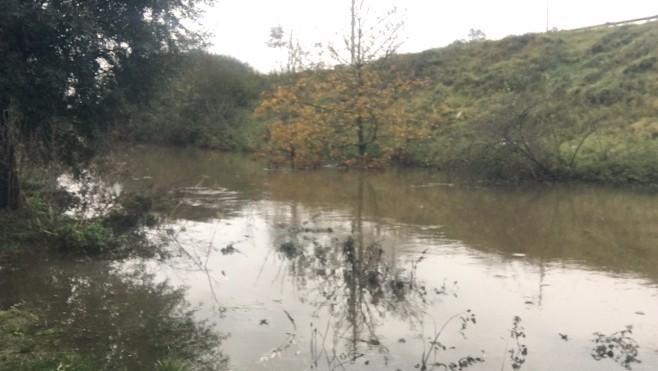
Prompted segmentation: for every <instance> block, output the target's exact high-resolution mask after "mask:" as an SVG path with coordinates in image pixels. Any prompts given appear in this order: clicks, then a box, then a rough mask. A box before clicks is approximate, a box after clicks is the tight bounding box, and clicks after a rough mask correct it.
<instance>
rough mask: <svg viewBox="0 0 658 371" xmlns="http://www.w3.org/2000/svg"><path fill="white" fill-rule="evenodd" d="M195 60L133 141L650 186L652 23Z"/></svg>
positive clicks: (284, 157)
mask: <svg viewBox="0 0 658 371" xmlns="http://www.w3.org/2000/svg"><path fill="white" fill-rule="evenodd" d="M189 61H190V63H188V64H187V67H186V68H185V69H183V70H182V72H181V73H180V74H179V75H177V76H173V77H172V79H171V81H170V83H169V84H168V85H166V87H165V88H164V89H163V90H162V93H161V94H160V96H159V98H157V99H156V100H155V101H154V103H153V104H152V105H151V108H150V109H148V110H146V111H144V110H141V112H140V115H139V117H138V119H137V120H135V121H134V122H133V125H132V126H131V128H132V129H131V132H130V134H128V135H132V136H135V137H137V139H139V140H142V141H155V142H158V143H164V144H176V145H195V146H203V147H210V148H218V149H224V150H236V149H240V150H250V151H256V152H258V153H261V154H263V155H264V156H265V157H266V158H267V159H269V160H270V161H271V162H272V165H275V166H279V165H280V166H296V167H307V168H308V167H316V166H320V165H325V164H335V165H344V166H354V164H362V165H363V164H365V165H366V166H367V167H372V166H376V167H382V166H386V165H387V164H400V165H404V166H425V167H430V168H435V169H439V170H442V171H449V172H453V173H455V174H459V175H461V176H467V177H470V178H473V179H478V180H484V181H490V182H517V181H523V180H542V181H543V180H548V181H565V180H578V181H586V182H600V183H607V184H658V91H657V87H658V86H657V85H658V68H657V67H658V22H648V23H645V24H642V25H625V26H614V27H602V28H598V29H589V30H579V31H559V32H549V33H541V34H526V35H522V36H510V37H507V38H505V39H502V40H498V41H490V40H475V41H470V42H465V41H457V42H455V43H453V44H452V45H450V46H447V47H444V48H437V49H432V50H428V51H425V52H422V53H416V54H404V55H393V56H389V57H388V58H386V59H383V60H378V61H375V62H371V63H368V64H367V65H365V66H357V67H354V66H339V67H336V68H333V69H329V70H327V69H322V70H310V71H304V72H301V73H296V74H271V75H267V76H264V75H260V74H258V73H256V72H254V71H253V70H252V69H250V68H249V67H248V66H246V65H244V64H241V63H240V62H238V61H235V60H232V59H230V58H226V57H219V56H212V55H204V54H196V55H191V56H190V57H189ZM350 120H351V122H350Z"/></svg>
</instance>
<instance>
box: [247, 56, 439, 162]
mask: <svg viewBox="0 0 658 371" xmlns="http://www.w3.org/2000/svg"><path fill="white" fill-rule="evenodd" d="M422 84H423V82H421V81H418V80H413V79H409V78H406V79H405V78H401V77H399V76H394V74H392V73H386V71H382V70H380V69H377V68H372V67H362V68H356V67H339V68H336V69H334V70H331V71H315V72H306V73H302V74H299V75H297V76H296V77H295V79H294V80H293V81H290V82H289V83H286V84H281V85H279V86H277V87H276V88H275V89H274V90H273V91H271V92H269V93H268V94H267V95H266V97H265V98H264V99H263V101H262V102H261V104H260V106H259V107H258V108H257V109H256V114H257V115H258V116H260V117H262V118H264V119H266V120H267V122H268V123H269V125H268V132H267V134H266V138H265V139H266V143H267V144H266V146H265V148H264V149H263V151H262V154H263V155H264V156H265V157H266V158H268V160H269V161H270V163H271V164H272V165H290V166H291V167H294V168H309V167H317V166H320V165H323V164H326V163H332V164H341V165H347V166H353V165H358V166H363V167H382V166H386V165H387V164H388V162H389V161H390V160H391V159H393V158H396V157H397V158H399V157H402V156H405V155H406V154H407V153H408V152H409V150H410V149H411V147H412V146H413V145H414V143H415V142H416V141H419V140H423V139H425V138H428V137H429V136H430V135H431V133H432V128H433V127H436V124H437V122H438V121H439V120H440V111H442V110H443V108H441V109H439V110H437V108H436V104H435V103H430V104H423V103H422V102H421V103H418V102H415V100H414V96H415V93H416V92H417V91H418V90H419V89H420V88H421V87H423V86H422Z"/></svg>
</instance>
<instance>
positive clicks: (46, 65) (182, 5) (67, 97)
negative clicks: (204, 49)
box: [0, 0, 205, 209]
mask: <svg viewBox="0 0 658 371" xmlns="http://www.w3.org/2000/svg"><path fill="white" fill-rule="evenodd" d="M203 2H205V0H188V1H178V0H165V1H145V0H139V1H126V0H110V1H106V0H89V1H22V0H5V1H3V3H2V12H0V55H2V58H1V59H0V183H1V184H0V190H2V191H3V192H1V193H0V208H2V209H5V208H7V209H15V208H17V207H18V203H17V200H18V193H19V192H18V189H19V187H18V184H17V180H16V179H17V176H16V169H17V167H16V159H15V156H14V152H15V146H16V145H17V144H21V145H22V146H23V148H22V149H23V151H24V153H27V154H30V155H33V156H39V157H41V156H45V157H46V158H49V159H53V157H54V158H56V159H59V160H65V161H66V162H68V163H69V165H76V164H77V163H79V162H80V161H82V160H83V159H84V158H86V157H88V155H89V153H90V152H89V151H88V149H89V148H90V147H92V144H93V143H92V142H91V141H90V139H93V138H94V137H96V136H97V134H98V133H99V132H100V130H101V129H103V128H105V127H107V126H108V125H109V124H111V123H112V122H113V121H114V120H119V119H124V118H125V116H124V115H123V108H124V105H125V102H127V101H130V102H133V103H135V102H143V101H144V100H145V98H146V97H148V95H149V93H150V91H151V89H152V87H153V86H154V85H155V84H156V82H157V81H158V77H159V76H161V74H162V73H163V72H164V71H166V68H167V67H168V64H167V62H168V60H169V59H168V58H164V57H163V56H164V55H166V54H176V53H178V52H180V51H183V50H188V49H190V48H195V47H198V46H199V45H201V41H202V40H201V38H200V37H199V36H198V35H196V34H194V33H192V32H190V31H188V28H186V27H185V26H184V25H183V24H182V23H181V20H182V19H190V20H194V19H196V18H198V16H199V15H200V13H199V10H198V9H197V8H196V6H197V5H198V4H199V3H203Z"/></svg>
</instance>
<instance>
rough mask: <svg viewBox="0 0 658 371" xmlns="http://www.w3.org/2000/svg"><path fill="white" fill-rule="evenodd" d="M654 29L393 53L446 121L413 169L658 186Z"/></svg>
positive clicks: (657, 31)
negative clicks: (441, 107) (425, 83)
mask: <svg viewBox="0 0 658 371" xmlns="http://www.w3.org/2000/svg"><path fill="white" fill-rule="evenodd" d="M657 57H658V23H656V22H650V23H646V24H643V25H627V26H617V27H609V28H601V29H592V30H583V31H562V32H551V33H545V34H527V35H523V36H513V37H507V38H505V39H503V40H500V41H474V42H468V43H466V42H456V43H454V44H452V45H450V46H448V47H446V48H441V49H434V50H429V51H426V52H423V53H420V54H412V55H402V56H398V57H397V58H396V59H395V61H394V62H393V63H395V65H396V68H398V69H400V70H403V71H404V70H406V71H408V70H413V71H414V73H415V74H416V75H417V76H419V77H422V78H426V79H428V80H429V81H431V89H430V90H428V91H425V92H423V94H428V95H433V96H441V97H443V100H444V104H445V106H447V107H448V109H449V116H448V120H447V121H445V122H443V123H442V124H441V125H440V128H439V129H438V130H437V131H436V132H435V133H434V135H433V136H432V137H431V138H430V139H429V140H427V142H426V143H423V145H419V146H418V147H416V151H415V152H414V160H415V162H416V163H419V164H423V165H427V166H435V167H439V168H441V169H444V170H453V171H458V172H461V173H465V174H477V176H479V177H485V178H487V179H489V180H504V181H509V180H519V179H527V178H532V179H550V180H562V179H578V180H585V181H595V182H606V183H653V184H655V183H657V182H658V145H657V143H658V142H657V141H656V138H657V137H658V94H657V93H658V92H657V85H658V69H657V67H658V66H657Z"/></svg>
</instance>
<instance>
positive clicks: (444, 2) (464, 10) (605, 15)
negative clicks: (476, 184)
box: [204, 0, 658, 72]
mask: <svg viewBox="0 0 658 371" xmlns="http://www.w3.org/2000/svg"><path fill="white" fill-rule="evenodd" d="M366 1H369V2H370V4H371V6H372V7H373V8H376V9H381V10H382V11H385V10H389V9H391V8H392V7H393V6H396V7H397V8H398V10H399V12H400V13H402V14H403V15H404V21H405V29H404V30H403V39H404V44H403V45H402V47H401V48H400V49H399V50H398V51H399V52H400V53H406V52H419V51H423V50H427V49H431V48H436V47H441V46H446V45H448V44H450V43H452V42H453V41H455V40H457V39H465V38H467V36H468V32H469V30H470V29H471V28H474V29H480V30H482V31H483V32H484V33H485V34H486V35H487V38H488V39H500V38H503V37H505V36H508V35H521V34H525V33H528V32H543V31H545V30H546V26H547V21H548V27H549V28H550V29H552V28H557V29H571V28H578V27H584V26H589V25H595V24H601V23H605V22H615V21H621V20H626V19H633V18H641V17H648V16H655V15H658V2H655V1H653V0H366ZM350 4H351V2H350V0H219V1H218V2H217V4H216V5H215V7H214V8H213V9H211V10H209V11H208V13H207V16H206V18H205V21H204V26H205V27H206V29H207V30H208V31H210V32H212V33H213V34H214V35H215V36H214V37H213V39H212V41H213V43H214V46H213V47H212V48H211V51H212V52H214V53H217V54H223V55H230V56H233V57H235V58H237V59H239V60H241V61H243V62H246V63H248V64H250V65H251V66H252V67H254V68H256V69H257V70H259V71H262V72H270V71H272V70H273V69H275V68H277V66H278V65H279V63H281V56H280V54H278V53H276V52H275V51H273V50H271V49H270V48H268V47H267V46H266V45H265V42H266V41H267V40H268V38H269V32H270V29H271V28H272V27H274V26H277V25H280V26H282V27H283V28H284V29H285V30H293V32H294V35H296V36H297V37H298V38H299V39H301V40H302V42H303V43H305V44H309V45H312V44H313V43H315V42H324V43H326V42H327V41H328V40H330V39H332V38H335V37H336V35H344V34H345V33H346V26H347V25H348V24H349V10H350ZM375 11H376V10H373V12H375ZM547 16H548V17H547Z"/></svg>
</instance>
